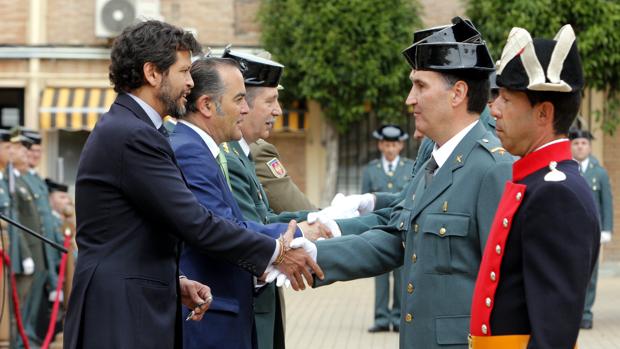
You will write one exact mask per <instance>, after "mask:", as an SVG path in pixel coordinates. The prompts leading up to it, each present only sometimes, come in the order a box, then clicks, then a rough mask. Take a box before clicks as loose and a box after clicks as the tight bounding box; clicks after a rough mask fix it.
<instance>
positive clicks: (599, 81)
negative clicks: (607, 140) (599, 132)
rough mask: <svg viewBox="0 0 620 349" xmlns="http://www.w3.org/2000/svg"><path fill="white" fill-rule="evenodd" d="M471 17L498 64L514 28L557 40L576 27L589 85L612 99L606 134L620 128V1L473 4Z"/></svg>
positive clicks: (478, 0)
mask: <svg viewBox="0 0 620 349" xmlns="http://www.w3.org/2000/svg"><path fill="white" fill-rule="evenodd" d="M467 13H468V15H469V16H470V18H471V19H472V21H473V22H474V24H475V25H476V27H478V29H479V30H480V31H481V32H482V35H483V36H484V38H485V39H486V40H487V43H488V45H489V47H490V48H491V51H492V54H493V58H494V59H496V60H497V59H499V57H500V54H501V50H502V48H503V46H504V44H505V43H506V38H507V37H508V33H509V32H510V29H511V28H512V27H522V28H525V29H527V30H528V31H529V32H530V33H531V34H532V37H547V38H553V37H554V36H555V34H556V32H557V31H558V30H559V29H560V28H561V27H562V25H564V24H567V23H569V24H571V25H572V26H573V29H574V30H575V33H576V35H577V45H578V47H579V53H580V55H581V59H582V64H583V68H584V72H585V79H586V85H587V86H588V87H592V88H594V89H597V90H605V91H606V92H607V94H608V96H609V98H610V104H609V105H608V109H607V112H606V113H605V116H604V117H603V129H604V130H605V131H606V132H610V133H611V132H613V130H615V128H616V127H617V125H618V124H620V117H619V116H617V112H618V105H619V104H620V103H618V100H617V99H618V96H619V94H620V31H619V30H618V29H617V28H618V25H617V23H620V1H615V0H513V1H497V0H471V1H469V2H468V5H467Z"/></svg>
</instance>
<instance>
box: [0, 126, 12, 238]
mask: <svg viewBox="0 0 620 349" xmlns="http://www.w3.org/2000/svg"><path fill="white" fill-rule="evenodd" d="M10 141H11V132H9V131H7V130H3V129H0V212H2V214H3V215H5V216H9V217H10V216H11V195H10V193H9V182H8V180H7V177H6V175H5V171H6V167H7V165H8V163H9V155H10V154H9V152H10V147H11V143H10ZM0 225H1V226H2V230H6V229H9V225H8V223H6V222H5V221H0Z"/></svg>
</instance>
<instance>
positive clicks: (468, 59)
mask: <svg viewBox="0 0 620 349" xmlns="http://www.w3.org/2000/svg"><path fill="white" fill-rule="evenodd" d="M452 23H453V24H452V25H450V26H445V27H436V28H430V29H424V30H421V31H418V32H416V33H414V35H413V38H414V43H413V44H412V45H411V46H409V47H407V48H406V49H405V50H404V51H403V55H404V56H405V58H406V59H407V62H409V65H411V67H412V68H413V69H416V70H435V71H439V72H446V73H450V72H457V71H462V72H465V71H468V72H472V73H478V74H481V75H488V74H489V73H490V72H492V71H493V70H494V69H495V67H494V64H493V59H492V58H491V53H490V52H489V49H488V48H487V46H486V44H485V42H484V40H482V36H481V34H480V32H479V31H478V30H477V29H476V27H475V26H474V25H473V23H472V22H471V21H468V20H464V19H462V18H460V17H455V18H453V19H452ZM416 40H417V41H416Z"/></svg>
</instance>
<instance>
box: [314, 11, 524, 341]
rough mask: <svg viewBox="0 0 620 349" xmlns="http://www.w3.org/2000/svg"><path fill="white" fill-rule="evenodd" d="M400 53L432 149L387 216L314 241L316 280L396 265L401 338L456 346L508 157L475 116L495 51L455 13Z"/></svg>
mask: <svg viewBox="0 0 620 349" xmlns="http://www.w3.org/2000/svg"><path fill="white" fill-rule="evenodd" d="M422 32H424V31H422ZM426 32H427V33H428V31H426ZM419 33H420V32H418V33H416V34H419ZM416 37H418V38H419V37H420V35H416ZM403 54H404V55H405V57H406V58H407V60H408V61H409V63H410V65H411V66H412V68H413V70H412V72H411V74H410V78H411V81H412V83H413V87H412V89H411V92H410V93H409V96H408V97H407V104H408V105H410V106H412V107H413V114H414V117H415V121H416V128H417V129H419V130H420V132H422V133H423V134H425V135H426V136H427V137H429V138H430V139H431V140H433V141H434V142H435V144H436V145H435V147H434V148H433V151H432V156H431V157H430V159H429V160H428V161H426V162H425V163H424V166H423V170H422V171H420V172H419V173H417V174H416V176H415V177H414V178H413V179H412V181H411V182H410V184H409V185H408V186H407V188H406V190H405V191H404V192H405V194H404V195H401V197H402V198H403V200H402V201H401V202H400V203H399V204H398V205H396V206H395V207H394V208H393V209H389V212H386V213H385V214H386V215H389V217H390V218H389V224H387V225H383V226H378V227H376V228H374V229H371V230H369V231H367V232H365V233H363V234H361V235H348V236H343V237H341V238H335V239H332V240H326V241H319V242H318V243H317V247H318V257H317V261H318V263H319V265H320V266H321V267H322V268H323V270H324V271H325V279H324V280H315V283H316V285H318V286H321V285H327V284H331V283H333V282H335V281H343V280H351V279H356V278H361V277H368V276H374V275H378V274H382V273H385V272H386V271H388V270H391V269H394V268H397V267H399V266H401V265H403V274H402V277H403V280H402V284H403V290H402V293H401V294H402V297H401V313H402V316H401V320H400V346H401V348H424V349H427V348H443V347H444V346H450V348H463V349H464V348H467V333H468V325H469V317H470V304H471V297H472V291H473V287H474V283H475V281H476V275H477V271H478V266H479V264H480V258H481V255H482V251H483V248H484V245H485V243H486V239H487V234H488V232H489V229H490V226H491V222H492V219H493V215H494V213H495V210H496V208H497V204H498V202H499V199H500V197H501V194H502V190H503V186H504V183H505V181H506V180H507V179H509V178H510V174H511V164H512V161H513V158H512V156H510V155H509V154H508V153H506V152H505V151H504V149H503V148H501V146H500V144H499V141H498V139H497V138H496V137H495V136H494V135H493V134H492V133H491V132H489V131H487V130H486V129H485V127H484V126H483V125H482V124H481V122H480V121H479V118H480V113H481V112H482V111H483V109H484V107H485V105H486V102H487V99H488V93H489V81H488V75H489V73H490V72H491V71H493V60H492V59H491V56H490V54H489V52H488V49H487V47H486V46H485V44H484V41H482V39H481V38H480V33H479V32H478V31H477V30H476V29H475V28H474V27H473V25H472V24H471V23H470V22H467V21H463V20H462V19H460V18H455V19H454V20H453V25H451V26H446V27H445V28H441V29H439V30H438V29H433V30H431V31H430V33H428V35H426V36H424V37H423V38H422V39H420V40H419V41H415V42H414V44H413V45H412V46H410V47H409V48H407V49H406V50H405V51H404V52H403ZM343 233H345V234H346V232H344V231H343Z"/></svg>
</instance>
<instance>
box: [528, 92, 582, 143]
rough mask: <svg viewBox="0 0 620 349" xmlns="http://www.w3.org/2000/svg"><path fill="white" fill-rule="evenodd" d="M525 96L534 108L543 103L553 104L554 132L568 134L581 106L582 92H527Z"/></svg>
mask: <svg viewBox="0 0 620 349" xmlns="http://www.w3.org/2000/svg"><path fill="white" fill-rule="evenodd" d="M525 95H526V96H527V99H528V100H529V101H530V104H531V105H532V106H534V105H536V104H538V103H542V102H550V103H551V104H553V110H554V111H553V131H554V132H555V134H556V135H563V134H567V133H568V130H569V129H570V126H571V125H572V124H573V121H574V120H575V118H576V117H577V113H578V112H579V107H580V106H581V91H575V92H568V93H566V92H550V91H530V90H527V91H525Z"/></svg>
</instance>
